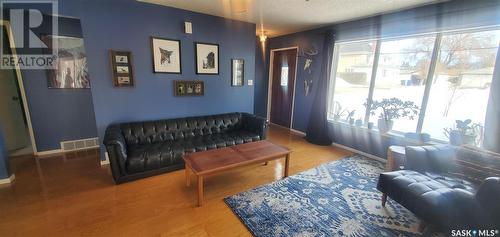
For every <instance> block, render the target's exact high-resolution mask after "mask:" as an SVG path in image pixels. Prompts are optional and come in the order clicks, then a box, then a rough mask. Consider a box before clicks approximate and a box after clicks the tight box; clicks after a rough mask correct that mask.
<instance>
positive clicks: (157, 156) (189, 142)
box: [126, 130, 260, 173]
mask: <svg viewBox="0 0 500 237" xmlns="http://www.w3.org/2000/svg"><path fill="white" fill-rule="evenodd" d="M258 140H260V136H259V135H257V134H255V133H252V132H247V131H244V130H238V131H231V132H227V133H216V134H209V135H204V136H194V137H188V138H184V139H179V140H173V141H165V142H158V143H152V144H142V145H135V146H131V147H130V148H129V152H128V158H127V164H126V166H127V172H129V173H138V172H144V171H148V170H154V169H158V168H162V167H167V166H170V165H174V164H180V163H182V162H183V160H182V157H183V156H184V155H185V154H186V153H192V152H198V151H206V150H211V149H216V148H223V147H227V146H234V145H237V144H242V143H247V142H252V141H258Z"/></svg>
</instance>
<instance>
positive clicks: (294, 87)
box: [267, 46, 299, 129]
mask: <svg viewBox="0 0 500 237" xmlns="http://www.w3.org/2000/svg"><path fill="white" fill-rule="evenodd" d="M290 49H297V55H296V57H295V77H294V79H293V92H292V112H291V114H290V127H289V128H290V129H291V128H292V127H293V114H294V110H295V91H296V90H297V70H298V68H299V46H293V47H287V48H278V49H271V51H270V56H269V57H270V59H269V75H268V88H267V120H268V121H271V100H272V94H273V93H272V91H273V87H272V86H273V63H274V62H273V61H274V52H276V51H284V50H290Z"/></svg>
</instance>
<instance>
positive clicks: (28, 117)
mask: <svg viewBox="0 0 500 237" xmlns="http://www.w3.org/2000/svg"><path fill="white" fill-rule="evenodd" d="M0 26H1V27H2V28H3V27H5V31H6V32H7V37H8V40H9V46H10V48H11V52H12V55H13V56H14V58H15V59H17V52H16V45H15V43H14V37H13V36H12V28H11V27H10V22H9V21H6V20H2V19H0ZM14 70H15V71H16V78H17V85H18V86H19V91H20V92H21V98H22V100H23V106H22V109H23V111H24V114H25V115H26V122H27V123H28V133H29V136H30V141H31V148H32V150H33V154H37V153H38V151H37V149H36V140H35V134H34V132H33V126H32V124H31V115H30V110H29V107H28V100H27V99H26V92H25V89H24V82H23V77H22V74H21V68H19V65H16V67H15V69H14Z"/></svg>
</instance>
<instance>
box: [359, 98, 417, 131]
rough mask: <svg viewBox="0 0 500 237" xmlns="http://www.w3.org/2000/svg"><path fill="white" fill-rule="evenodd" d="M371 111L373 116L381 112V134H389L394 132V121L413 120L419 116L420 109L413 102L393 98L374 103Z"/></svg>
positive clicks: (379, 127) (370, 108)
mask: <svg viewBox="0 0 500 237" xmlns="http://www.w3.org/2000/svg"><path fill="white" fill-rule="evenodd" d="M365 106H366V107H368V104H367V103H365ZM369 110H370V114H371V115H375V112H376V111H377V110H381V113H380V115H379V119H378V129H379V131H380V132H381V133H387V132H389V131H391V130H392V126H393V125H394V119H399V118H405V117H407V118H409V119H410V120H413V119H415V116H417V115H418V113H419V110H420V108H419V107H418V106H417V105H415V103H413V102H412V101H402V100H400V99H398V98H396V97H393V98H389V99H383V100H381V101H378V100H374V101H372V102H371V104H370V106H369Z"/></svg>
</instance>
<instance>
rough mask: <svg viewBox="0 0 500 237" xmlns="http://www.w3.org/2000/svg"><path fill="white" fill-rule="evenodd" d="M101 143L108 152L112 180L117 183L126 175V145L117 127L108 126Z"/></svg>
mask: <svg viewBox="0 0 500 237" xmlns="http://www.w3.org/2000/svg"><path fill="white" fill-rule="evenodd" d="M103 143H104V146H105V147H106V151H107V152H108V157H109V163H110V166H111V172H112V173H113V178H114V179H115V181H118V179H119V177H121V176H122V175H124V174H125V173H126V170H125V163H126V161H127V143H126V142H125V138H124V137H123V134H122V132H121V129H120V127H119V125H110V126H108V128H107V129H106V133H105V135H104V141H103Z"/></svg>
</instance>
